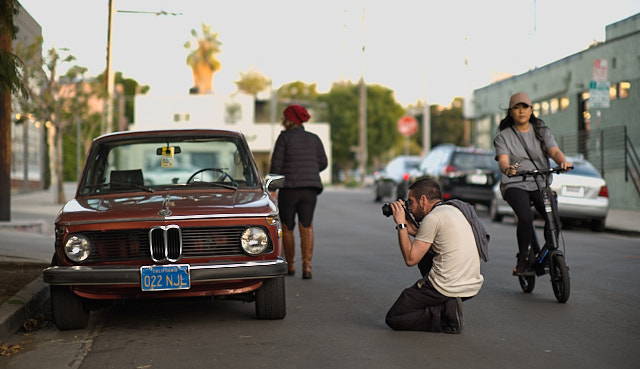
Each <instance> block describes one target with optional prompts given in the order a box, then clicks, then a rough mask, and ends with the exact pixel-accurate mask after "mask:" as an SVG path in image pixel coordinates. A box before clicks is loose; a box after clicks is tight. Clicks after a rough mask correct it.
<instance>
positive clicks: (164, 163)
mask: <svg viewBox="0 0 640 369" xmlns="http://www.w3.org/2000/svg"><path fill="white" fill-rule="evenodd" d="M173 150H174V148H173V147H163V148H162V160H161V162H160V166H161V167H163V168H173Z"/></svg>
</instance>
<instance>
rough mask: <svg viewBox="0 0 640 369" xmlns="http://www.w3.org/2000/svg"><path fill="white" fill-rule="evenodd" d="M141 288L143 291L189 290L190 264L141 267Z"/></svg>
mask: <svg viewBox="0 0 640 369" xmlns="http://www.w3.org/2000/svg"><path fill="white" fill-rule="evenodd" d="M140 286H141V288H142V290H143V291H167V290H186V289H189V288H191V280H190V278H189V264H176V265H145V266H141V267H140Z"/></svg>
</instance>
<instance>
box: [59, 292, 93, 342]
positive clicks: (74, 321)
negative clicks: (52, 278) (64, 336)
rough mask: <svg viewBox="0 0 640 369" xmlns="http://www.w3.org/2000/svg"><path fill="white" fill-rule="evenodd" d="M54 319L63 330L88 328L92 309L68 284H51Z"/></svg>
mask: <svg viewBox="0 0 640 369" xmlns="http://www.w3.org/2000/svg"><path fill="white" fill-rule="evenodd" d="M51 308H52V310H53V321H54V323H55V324H56V327H58V329H60V330H61V331H66V330H71V329H82V328H86V327H87V324H89V316H90V314H91V313H90V311H89V309H88V308H87V306H86V305H85V303H84V301H83V300H82V298H81V297H78V296H76V295H75V294H73V292H71V290H70V288H69V287H68V286H51Z"/></svg>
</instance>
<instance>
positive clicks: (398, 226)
mask: <svg viewBox="0 0 640 369" xmlns="http://www.w3.org/2000/svg"><path fill="white" fill-rule="evenodd" d="M405 228H407V225H406V224H404V223H400V224H398V225H396V230H398V231H399V230H401V229H405Z"/></svg>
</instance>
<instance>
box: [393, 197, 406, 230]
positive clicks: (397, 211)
mask: <svg viewBox="0 0 640 369" xmlns="http://www.w3.org/2000/svg"><path fill="white" fill-rule="evenodd" d="M390 205H391V210H392V211H393V221H394V222H396V224H403V223H404V224H407V217H406V214H405V212H404V203H403V201H402V200H396V201H394V202H392V203H391V204H390Z"/></svg>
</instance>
